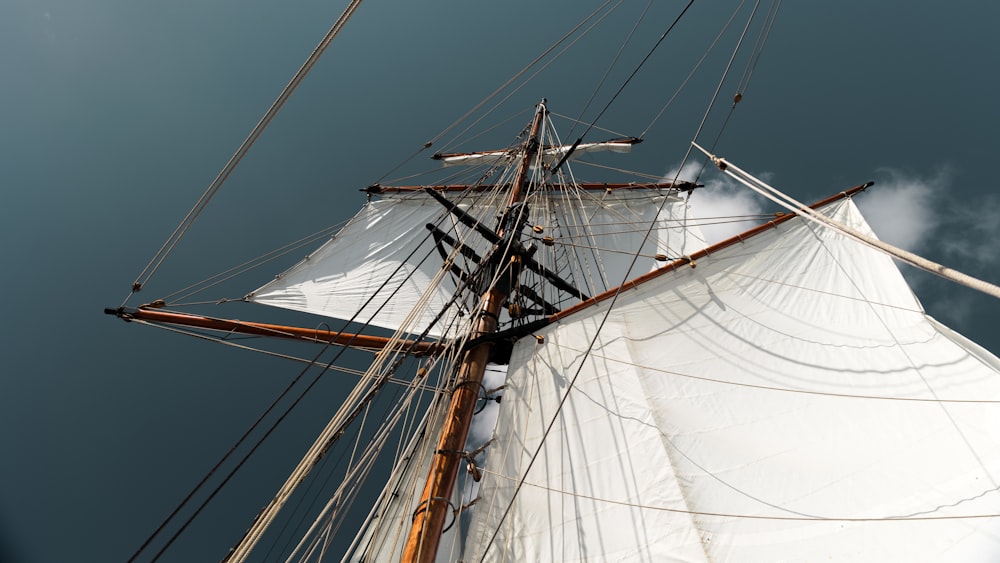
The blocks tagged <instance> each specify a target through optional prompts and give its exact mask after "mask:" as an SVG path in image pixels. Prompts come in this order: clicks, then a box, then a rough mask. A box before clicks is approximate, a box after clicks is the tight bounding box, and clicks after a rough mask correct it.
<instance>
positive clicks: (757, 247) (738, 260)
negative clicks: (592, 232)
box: [464, 200, 1000, 561]
mask: <svg viewBox="0 0 1000 563" xmlns="http://www.w3.org/2000/svg"><path fill="white" fill-rule="evenodd" d="M822 211H823V212H824V213H826V214H828V215H831V216H833V217H834V218H835V219H837V220H839V221H842V222H845V223H847V224H848V225H851V226H852V227H854V228H856V229H858V230H862V231H864V232H871V231H870V229H869V228H868V226H867V224H866V223H865V222H864V219H863V218H862V217H861V215H860V214H859V213H858V211H857V209H856V207H855V206H854V204H853V202H852V201H850V200H842V201H840V202H838V203H835V204H832V205H830V206H827V207H826V208H824V209H823V210H822ZM609 304H610V301H605V302H603V303H600V304H598V305H595V306H591V307H588V308H585V309H583V310H581V311H579V312H577V313H574V314H572V315H570V316H568V317H566V318H564V319H563V320H562V321H561V322H559V323H557V324H554V325H552V326H550V327H549V328H547V329H545V330H543V331H540V332H538V333H537V334H540V335H542V336H544V338H545V340H544V343H542V344H539V343H536V341H535V340H534V339H524V340H522V341H520V342H519V343H518V344H517V345H516V346H515V349H514V353H513V357H512V359H511V367H510V370H509V377H508V380H507V386H506V391H505V396H504V400H503V403H502V405H501V413H500V419H499V421H498V424H497V427H498V428H504V429H505V431H504V432H502V433H499V432H498V433H497V435H496V436H495V440H494V442H493V444H492V445H491V446H490V448H489V452H488V455H489V458H488V461H487V464H486V467H485V469H484V474H485V476H484V478H483V481H482V483H481V498H480V500H479V502H478V503H477V504H476V506H475V510H474V513H473V523H472V525H471V529H470V534H469V537H468V538H467V542H466V546H467V547H466V549H467V551H466V553H465V557H464V560H467V561H472V560H475V561H479V560H483V554H484V553H485V554H486V555H485V560H487V561H498V560H517V561H554V560H558V561H583V560H588V561H597V560H619V561H620V560H629V561H663V560H680V561H779V560H781V561H784V560H794V561H801V560H810V559H812V558H815V557H817V556H820V557H821V558H823V559H824V560H825V559H827V558H829V559H831V560H844V559H852V560H853V559H864V560H869V561H888V560H893V561H944V560H949V561H986V560H992V559H991V556H990V554H991V553H994V554H995V553H996V552H997V551H998V550H1000V518H998V517H997V515H1000V492H998V483H1000V430H998V429H1000V404H998V403H1000V360H998V359H997V358H996V357H994V356H992V355H991V354H989V353H988V352H987V351H985V350H983V349H982V348H980V347H978V346H976V345H975V344H973V343H971V342H969V341H968V340H966V339H964V338H963V337H961V336H959V335H957V334H956V333H954V332H952V331H951V330H949V329H947V328H945V327H943V326H942V325H940V324H939V323H938V322H936V321H935V320H934V319H932V318H930V317H929V316H927V315H926V314H925V313H924V312H923V310H922V308H921V306H920V304H919V303H918V302H917V300H916V298H915V297H914V296H913V294H912V293H911V291H910V290H909V288H908V286H907V285H906V283H905V282H904V280H903V279H902V276H901V275H900V273H899V272H898V270H897V269H896V267H895V266H894V265H893V263H892V261H891V260H890V259H889V258H887V257H885V256H884V255H881V254H878V253H876V252H874V251H872V250H870V249H867V248H864V247H861V246H859V245H858V244H856V243H854V242H851V241H848V240H846V239H844V238H843V237H842V236H840V235H838V234H835V233H832V232H829V231H826V230H821V229H820V228H819V227H815V226H812V225H809V224H806V223H804V222H803V221H802V220H801V219H799V218H795V219H793V220H792V221H789V222H786V223H784V224H782V225H780V226H778V227H777V228H775V229H771V230H768V231H765V232H763V233H761V234H758V235H756V236H754V237H752V238H749V239H747V240H744V241H743V242H741V243H739V244H736V245H734V246H731V247H729V248H727V249H725V250H721V251H719V252H718V253H715V254H712V255H710V256H709V257H707V258H705V259H702V260H699V261H698V263H697V267H695V268H692V267H687V266H684V267H682V268H680V269H677V270H674V271H670V272H668V273H666V274H664V275H662V276H659V277H656V278H654V279H652V280H651V281H648V282H647V283H645V284H643V285H641V286H639V287H638V288H636V289H630V290H629V291H624V292H622V293H621V294H620V296H619V298H618V299H617V302H616V303H615V304H614V306H613V307H611V306H610V305H609ZM564 397H565V402H564V403H562V401H563V399H564ZM536 453H537V455H536ZM985 516H993V517H985Z"/></svg>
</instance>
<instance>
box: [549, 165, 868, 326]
mask: <svg viewBox="0 0 1000 563" xmlns="http://www.w3.org/2000/svg"><path fill="white" fill-rule="evenodd" d="M874 183H875V182H866V183H864V184H861V185H860V186H854V187H853V188H850V189H847V190H844V191H842V192H840V193H838V194H834V195H832V196H830V197H828V198H826V199H823V200H820V201H817V202H816V203H814V204H812V205H810V206H809V208H810V209H818V208H820V207H823V206H824V205H827V204H830V203H833V202H835V201H837V200H840V199H843V198H846V197H851V196H852V195H854V194H856V193H858V192H862V191H864V190H866V189H868V188H870V187H871V186H872V185H873V184H874ZM797 216H798V214H797V213H784V214H782V215H781V216H780V217H778V218H776V219H774V220H773V221H768V222H767V223H764V224H762V225H757V226H756V227H754V228H752V229H750V230H748V231H744V232H742V233H740V234H738V235H736V236H734V237H730V238H728V239H726V240H724V241H721V242H717V243H715V244H713V245H711V246H709V247H706V248H703V249H702V250H699V251H698V252H695V253H692V254H691V255H689V256H685V257H683V258H679V259H677V260H674V261H673V262H671V263H669V264H666V265H664V266H663V267H661V268H657V269H655V270H653V271H652V272H648V273H646V274H643V275H641V276H639V277H637V278H634V279H631V280H629V281H627V282H625V283H623V284H622V285H620V286H618V287H613V288H611V289H609V290H607V291H605V292H604V293H601V294H599V295H595V296H593V297H591V298H590V299H587V300H586V301H581V302H580V303H577V304H576V305H573V306H572V307H568V308H566V309H563V310H562V311H559V312H558V313H555V314H553V315H549V316H548V317H546V318H547V319H548V321H549V322H550V323H554V322H558V321H560V320H562V319H564V318H566V317H568V316H569V315H572V314H573V313H576V312H577V311H580V310H581V309H586V308H588V307H590V306H592V305H596V304H597V303H600V302H601V301H605V300H607V299H611V298H612V297H614V296H615V295H617V294H619V293H621V292H623V291H627V290H630V289H635V288H637V287H639V286H640V285H641V284H644V283H646V282H648V281H649V280H652V279H655V278H658V277H660V276H662V275H664V274H667V273H669V272H672V271H674V270H676V269H677V268H679V267H681V266H684V265H687V264H691V263H693V262H694V261H696V260H700V259H702V258H705V257H706V256H709V255H711V254H714V253H716V252H718V251H720V250H722V249H724V248H728V247H730V246H733V245H734V244H737V243H740V242H743V241H745V240H747V239H748V238H750V237H753V236H756V235H758V234H760V233H763V232H764V231H767V230H769V229H772V228H774V227H777V226H778V225H780V224H782V223H784V222H785V221H789V220H791V219H793V218H794V217H797Z"/></svg>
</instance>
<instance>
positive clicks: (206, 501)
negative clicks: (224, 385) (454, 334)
mask: <svg viewBox="0 0 1000 563" xmlns="http://www.w3.org/2000/svg"><path fill="white" fill-rule="evenodd" d="M414 252H416V250H414ZM412 254H413V253H411V255H412ZM387 281H388V280H387ZM387 281H386V282H383V286H384V285H385V283H387ZM380 289H381V288H380ZM376 294H377V292H376ZM372 299H374V294H373V295H372V296H371V297H370V298H369V299H368V301H367V302H366V303H365V306H367V304H368V302H370V301H371V300H372ZM384 306H385V303H383V304H382V306H380V307H379V309H378V310H376V313H375V314H377V313H378V311H380V310H381V308H382V307H384ZM363 308H364V307H362V309H363ZM358 314H360V310H359V311H358V313H356V314H355V315H354V317H352V318H351V319H350V320H348V322H347V323H345V325H344V327H345V328H346V327H347V326H348V325H349V323H350V322H353V320H354V318H355V317H357V315H358ZM365 326H368V323H365ZM342 333H343V329H341V330H340V331H339V332H338V334H342ZM349 345H350V342H348V343H347V345H345V346H344V347H343V348H342V349H341V350H339V351H338V352H337V354H336V355H335V356H334V358H333V359H332V360H330V362H329V363H328V364H327V365H326V367H323V368H322V369H321V370H320V373H319V374H317V375H316V377H315V378H314V379H313V381H312V382H311V383H310V384H309V385H308V386H307V387H306V388H305V389H304V390H303V391H302V392H301V393H300V394H299V397H298V398H297V399H296V400H295V401H294V402H293V403H292V404H291V405H290V406H289V407H288V408H287V409H286V410H285V412H284V413H283V414H282V415H281V416H280V417H279V418H278V419H277V420H276V421H275V422H274V424H273V425H272V426H271V427H270V429H269V430H268V431H267V432H266V433H265V434H264V436H263V437H261V438H260V439H259V440H258V442H257V443H256V444H255V445H254V446H253V448H252V449H251V450H250V452H248V453H247V454H246V456H244V458H243V459H242V460H241V461H240V462H239V464H237V466H236V467H235V468H234V469H233V470H232V471H231V472H230V473H229V475H227V477H226V478H225V479H224V480H223V481H222V483H221V484H219V485H218V486H217V487H216V489H215V490H214V491H213V492H212V493H211V495H210V496H209V497H208V498H207V499H206V500H205V501H204V502H203V503H202V504H201V506H199V507H198V509H197V510H196V511H195V512H194V513H193V514H192V515H191V516H190V517H189V518H188V519H187V521H185V523H184V524H183V525H182V526H181V528H180V529H179V530H178V531H177V532H176V533H175V534H174V535H173V536H172V537H171V538H170V540H169V541H168V542H167V544H166V545H165V546H163V548H162V549H160V551H159V552H157V554H156V555H155V556H154V558H153V561H156V560H157V559H159V557H160V556H161V555H162V554H163V553H164V551H165V550H166V549H167V548H168V547H169V546H170V545H171V544H172V543H173V542H174V541H175V540H176V539H177V537H179V536H180V534H181V533H182V532H183V531H184V530H185V529H186V528H187V527H188V525H190V523H191V522H192V521H193V520H194V518H195V517H197V516H198V514H199V513H200V512H201V511H202V509H204V508H205V506H206V505H207V504H208V503H209V502H210V501H211V500H212V499H213V498H214V497H215V495H216V494H218V492H219V491H220V490H221V489H222V487H223V486H225V485H226V483H228V481H229V480H230V479H231V478H232V477H233V475H234V474H235V473H236V471H238V470H239V469H240V468H241V467H242V466H243V464H244V463H245V462H246V461H247V460H248V459H249V457H250V456H251V455H253V453H254V452H255V451H256V450H257V448H259V447H260V445H261V444H262V443H263V441H264V440H266V439H267V438H268V436H270V435H271V433H272V432H273V431H274V430H275V429H276V428H277V426H278V425H279V424H280V423H281V422H282V421H283V420H284V419H285V418H286V417H287V416H288V414H289V413H290V412H291V411H292V410H293V409H294V408H295V407H296V406H297V405H298V404H299V402H300V401H301V400H302V399H303V398H304V397H305V395H306V394H308V393H309V391H310V390H312V388H313V387H314V386H315V385H316V383H318V382H319V380H320V378H321V377H322V375H323V374H324V373H325V372H326V371H327V370H328V369H329V368H330V367H331V366H332V365H333V364H334V362H336V361H337V360H338V359H339V358H340V357H341V355H343V353H344V352H345V351H346V350H347V347H348V346H349ZM325 350H326V347H324V350H321V353H322V352H324V351H325ZM316 359H318V356H317V358H316ZM312 363H315V360H314V361H313V362H312ZM309 367H310V366H307V367H306V368H304V369H303V371H302V373H300V376H299V377H301V376H302V375H303V374H304V373H305V372H306V371H307V370H308V369H309ZM297 380H298V378H297V379H296V381H297ZM360 384H361V382H359V385H360ZM351 420H353V419H351ZM349 423H350V420H349V421H348V424H349ZM182 505H183V503H182ZM161 527H162V526H161ZM154 535H155V534H154ZM150 539H152V538H150ZM148 541H149V540H147V543H148ZM140 551H141V549H140ZM133 557H134V556H133Z"/></svg>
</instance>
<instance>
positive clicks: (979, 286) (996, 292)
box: [691, 142, 1000, 299]
mask: <svg viewBox="0 0 1000 563" xmlns="http://www.w3.org/2000/svg"><path fill="white" fill-rule="evenodd" d="M691 144H692V145H693V146H694V147H696V148H697V149H698V150H700V151H702V152H703V153H705V155H706V156H708V157H709V158H710V159H711V160H712V162H714V163H715V164H716V165H717V166H718V167H719V168H720V169H721V170H722V171H723V172H725V173H726V174H727V175H729V176H730V177H732V178H733V179H735V180H736V181H738V182H739V183H741V184H743V185H744V186H746V187H748V188H750V189H752V190H753V191H755V192H757V193H759V194H760V195H762V196H764V197H766V198H767V199H769V200H771V201H773V202H775V203H777V204H778V205H780V206H782V207H784V208H785V209H788V210H789V211H792V212H794V213H797V214H799V215H801V216H802V217H803V218H805V219H807V220H809V221H812V222H813V223H817V224H819V225H822V226H824V227H826V228H829V229H832V230H834V231H837V232H839V233H841V234H843V235H846V236H847V237H849V238H851V239H854V240H856V241H857V242H860V243H861V244H864V245H865V246H868V247H869V248H873V249H875V250H878V251H879V252H882V253H883V254H887V255H889V256H892V257H893V258H897V259H899V260H902V261H903V262H906V263H907V264H910V265H911V266H914V267H917V268H920V269H921V270H924V271H926V272H930V273H932V274H934V275H937V276H940V277H942V278H944V279H946V280H949V281H952V282H955V283H957V284H959V285H963V286H965V287H968V288H970V289H975V290H976V291H979V292H982V293H985V294H986V295H990V296H992V297H996V298H998V299H1000V287H998V286H996V285H994V284H992V283H989V282H987V281H983V280H981V279H978V278H975V277H972V276H970V275H968V274H964V273H962V272H959V271H957V270H953V269H951V268H948V267H946V266H943V265H941V264H938V263H937V262H934V261H931V260H928V259H927V258H924V257H922V256H919V255H917V254H914V253H912V252H910V251H908V250H903V249H902V248H899V247H897V246H893V245H891V244H889V243H887V242H883V241H881V240H878V239H877V238H875V237H872V236H869V235H866V234H864V233H861V232H859V231H856V230H854V229H852V228H851V227H848V226H847V225H844V224H842V223H839V222H837V221H834V220H833V219H830V218H829V217H827V216H825V215H823V214H821V213H818V212H816V211H814V210H813V209H810V208H809V207H808V206H806V205H804V204H802V203H801V202H799V201H797V200H795V199H793V198H792V197H791V196H788V195H787V194H784V193H782V192H781V191H779V190H778V189H776V188H774V187H772V186H769V185H768V184H766V183H765V182H763V181H761V180H760V179H758V178H755V177H754V176H752V175H751V174H749V173H748V172H746V171H745V170H743V169H741V168H739V167H738V166H736V165H735V164H733V163H731V162H729V161H728V160H726V159H724V158H720V157H718V156H716V155H714V154H712V153H710V152H709V151H707V150H705V149H704V148H702V147H701V146H700V145H698V144H697V143H694V142H692V143H691Z"/></svg>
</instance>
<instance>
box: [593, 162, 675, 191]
mask: <svg viewBox="0 0 1000 563" xmlns="http://www.w3.org/2000/svg"><path fill="white" fill-rule="evenodd" d="M577 164H583V165H586V166H592V167H594V168H601V169H604V170H611V171H612V172H621V173H622V174H629V175H631V176H635V177H637V178H645V179H647V180H652V181H654V182H658V181H660V180H663V179H664V178H663V174H647V173H645V172H639V171H637V170H628V169H626V168H618V167H616V166H608V165H606V164H597V163H596V162H588V161H586V160H582V159H579V158H574V159H573V165H574V166H575V165H577ZM668 189H672V188H668Z"/></svg>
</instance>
